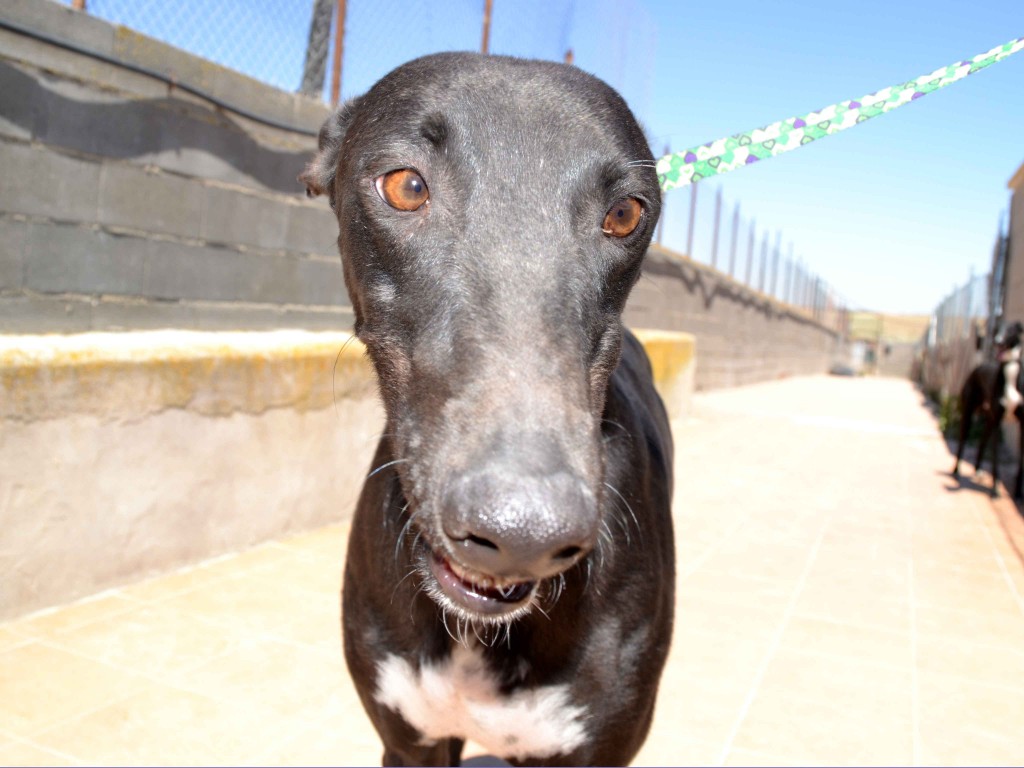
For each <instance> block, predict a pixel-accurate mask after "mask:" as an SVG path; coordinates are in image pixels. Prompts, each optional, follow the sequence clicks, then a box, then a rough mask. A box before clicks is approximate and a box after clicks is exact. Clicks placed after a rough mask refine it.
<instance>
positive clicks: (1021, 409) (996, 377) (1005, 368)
mask: <svg viewBox="0 0 1024 768" xmlns="http://www.w3.org/2000/svg"><path fill="white" fill-rule="evenodd" d="M1022 335H1024V325H1021V324H1020V323H1019V322H1013V323H1011V324H1010V325H1009V326H1007V327H1006V328H1005V329H1004V330H1003V332H1002V333H1001V334H1000V335H999V336H998V337H997V338H996V347H997V359H996V360H995V361H992V362H986V363H982V364H981V365H978V366H977V367H975V368H974V370H972V371H971V372H970V373H969V374H968V375H967V380H966V381H965V382H964V387H963V390H961V392H960V442H959V444H958V445H957V448H956V464H955V465H954V466H953V477H959V476H960V460H961V459H962V458H963V454H964V445H965V444H966V442H967V435H968V434H969V433H970V431H971V422H972V420H973V417H974V414H975V413H978V412H979V411H980V413H981V417H982V419H983V423H982V432H981V440H980V441H979V443H978V456H977V458H976V459H975V461H974V468H975V471H977V470H980V469H981V463H982V461H984V459H985V447H986V446H987V445H988V442H989V440H990V439H991V440H992V495H993V496H998V495H999V443H1000V439H1001V430H1000V425H1001V424H1002V421H1003V418H1004V417H1005V416H1006V414H1007V413H1010V414H1012V415H1013V416H1014V417H1015V418H1016V419H1017V423H1018V424H1019V425H1021V430H1020V451H1021V453H1020V454H1019V455H1021V456H1024V405H1022V402H1021V394H1020V393H1021V390H1022V389H1024V379H1022V376H1021V360H1020V357H1021V337H1022ZM1021 473H1022V466H1021V464H1020V461H1018V464H1017V477H1016V479H1015V480H1014V482H1013V498H1015V499H1019V498H1020V497H1021V480H1022V478H1021Z"/></svg>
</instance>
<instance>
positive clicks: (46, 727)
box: [24, 687, 141, 762]
mask: <svg viewBox="0 0 1024 768" xmlns="http://www.w3.org/2000/svg"><path fill="white" fill-rule="evenodd" d="M140 693H141V691H139V690H138V689H137V688H134V687H133V689H132V690H129V691H126V692H125V693H123V694H119V695H116V696H112V697H110V698H108V699H105V700H104V701H103V702H102V703H101V704H97V705H95V706H92V707H85V708H84V709H80V710H78V711H77V712H75V713H73V714H70V715H68V716H66V717H61V718H57V719H56V720H50V721H48V722H47V723H45V724H43V725H40V726H39V727H37V728H32V729H30V730H29V731H26V733H25V735H24V738H28V739H30V740H32V741H33V742H35V743H36V744H38V745H39V746H43V742H42V741H41V740H42V739H43V737H45V736H46V735H47V734H48V733H50V732H52V731H55V730H57V729H58V728H62V727H64V726H66V725H71V724H73V723H76V722H79V721H81V720H84V719H85V718H87V717H89V716H90V715H94V714H96V713H97V712H102V711H103V710H105V709H108V708H109V707H113V706H116V705H117V704H120V703H121V702H124V701H127V700H129V699H132V698H134V697H136V696H138V695H140ZM47 748H48V749H53V747H47ZM75 762H80V760H79V759H78V758H75Z"/></svg>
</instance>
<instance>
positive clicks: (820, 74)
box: [498, 0, 1024, 313]
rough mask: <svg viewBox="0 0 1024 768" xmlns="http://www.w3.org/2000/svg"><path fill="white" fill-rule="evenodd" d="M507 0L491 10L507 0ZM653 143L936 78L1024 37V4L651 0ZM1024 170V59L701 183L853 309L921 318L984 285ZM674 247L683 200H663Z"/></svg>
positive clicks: (989, 0)
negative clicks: (786, 245)
mask: <svg viewBox="0 0 1024 768" xmlns="http://www.w3.org/2000/svg"><path fill="white" fill-rule="evenodd" d="M500 1H501V0H498V2H500ZM647 8H648V9H649V11H650V13H651V16H652V17H653V20H654V22H655V23H656V25H657V30H658V32H657V34H658V37H657V49H656V50H657V53H656V64H655V73H654V89H653V98H652V104H651V110H650V113H649V115H648V116H647V121H648V129H649V131H650V133H651V136H652V142H653V144H654V145H655V147H656V148H658V149H661V148H662V147H663V146H664V145H665V144H669V145H671V147H672V148H673V150H679V149H685V148H687V147H690V146H693V145H696V144H700V143H703V142H705V141H710V140H712V139H715V138H718V137H720V136H725V135H728V134H731V133H737V132H739V131H744V130H747V129H749V128H752V127H755V126H760V125H764V124H767V123H770V122H773V121H775V120H778V119H782V118H785V117H790V116H793V115H798V114H802V113H804V112H807V111H810V110H813V109H818V108H820V107H823V106H826V105H828V104H831V103H833V102H836V101H840V100H843V99H848V98H856V97H858V96H862V95H864V94H866V93H869V92H872V91H875V90H878V89H880V88H883V87H885V86H888V85H892V84H895V83H898V82H900V81H903V80H906V79H909V78H911V77H916V76H918V75H921V74H926V73H928V72H931V71H932V70H934V69H937V68H939V67H941V66H945V65H946V64H950V63H952V62H954V61H956V60H958V59H961V58H968V57H971V56H973V55H975V54H978V53H982V52H984V51H987V50H989V49H990V48H992V47H994V46H996V45H999V44H1002V43H1004V42H1007V41H1008V40H1010V39H1012V38H1015V37H1020V36H1024V1H1022V0H979V1H978V2H975V3H966V2H960V1H954V0H927V1H926V2H925V1H923V0H896V1H895V2H894V1H893V0H884V1H883V0H856V2H833V1H831V0H824V1H823V2H809V1H808V0H775V2H770V3H767V2H763V1H762V2H753V1H751V0H733V1H732V2H728V3H719V2H701V3H682V2H669V1H668V0H647ZM1022 163H1024V52H1021V53H1019V54H1017V55H1016V56H1014V57H1011V58H1010V59H1009V60H1007V61H1005V62H1002V63H1000V64H998V65H995V66H993V67H992V68H990V69H987V70H985V71H983V72H980V73H978V74H977V75H972V76H971V77H968V78H967V79H966V80H964V81H962V82H960V83H955V84H953V85H951V86H950V87H948V88H946V89H943V90H941V91H939V92H937V93H934V94H931V95H929V96H928V97H927V98H924V99H921V100H918V101H917V102H915V103H913V104H910V105H908V106H906V107H904V108H901V109H899V110H896V111H895V112H892V113H890V114H888V115H883V116H881V117H879V118H877V119H876V120H872V121H869V122H867V123H865V124H863V125H860V126H857V127H856V128H853V129H851V130H850V131H847V132H845V133H842V134H839V135H836V136H833V137H829V138H827V139H825V140H822V141H820V142H816V143H815V144H812V145H810V146H807V147H804V148H802V149H800V150H797V151H795V152H793V153H790V154H787V155H784V156H782V157H778V158H775V159H772V160H770V161H769V162H765V163H759V164H757V165H755V166H753V167H748V168H744V169H741V170H738V171H736V172H734V173H730V174H726V175H724V176H722V177H721V180H720V181H716V180H708V181H705V182H702V183H701V185H700V188H699V191H698V203H699V204H701V203H703V204H708V203H709V202H710V200H711V198H712V197H713V192H714V187H715V186H716V185H717V184H721V186H722V188H723V194H724V196H725V198H726V200H727V201H729V200H737V199H738V200H739V201H740V202H741V206H742V208H743V211H744V213H748V212H749V213H751V214H752V215H754V216H756V218H757V220H758V222H761V221H763V222H765V223H766V224H767V225H769V226H770V227H772V228H773V229H775V228H778V229H781V231H782V232H783V237H784V240H783V242H787V241H792V242H793V244H794V249H795V254H796V255H798V256H803V257H804V258H805V259H806V261H807V262H808V264H809V266H810V268H811V269H812V270H814V271H816V272H818V273H819V274H821V275H823V276H824V277H825V278H826V279H827V280H828V281H829V282H830V283H831V284H832V285H833V286H835V287H836V288H837V289H838V290H839V291H840V292H841V293H842V294H843V295H844V296H845V297H846V299H847V300H848V302H849V303H850V305H851V306H854V307H859V308H866V309H873V310H878V311H887V312H905V313H928V312H930V311H931V310H932V309H934V307H935V306H936V305H937V304H938V303H939V302H940V300H941V299H942V298H944V297H945V296H946V295H947V294H948V293H949V292H950V290H951V289H952V288H953V287H954V286H955V285H959V284H961V283H963V282H964V281H965V280H966V279H967V277H968V276H969V272H970V270H971V269H972V268H973V269H974V270H975V272H976V273H978V274H981V273H984V272H987V271H988V269H989V266H990V262H991V256H992V248H993V244H994V240H995V236H996V232H997V227H998V223H999V216H1000V214H1001V213H1002V212H1003V211H1005V210H1006V209H1007V206H1008V199H1009V192H1008V190H1007V181H1008V180H1009V178H1010V177H1011V175H1012V174H1013V173H1014V171H1015V170H1016V169H1017V168H1018V167H1019V166H1020V165H1021V164H1022ZM666 199H667V201H668V215H667V219H666V232H665V238H666V244H667V245H675V246H676V247H681V246H682V245H683V244H685V234H686V219H687V208H688V205H689V199H688V193H687V192H686V191H683V190H677V191H675V192H669V193H668V194H667V196H666Z"/></svg>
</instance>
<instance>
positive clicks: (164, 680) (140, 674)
mask: <svg viewBox="0 0 1024 768" xmlns="http://www.w3.org/2000/svg"><path fill="white" fill-rule="evenodd" d="M40 645H43V646H45V647H48V648H50V649H51V650H56V651H61V652H63V653H67V654H68V655H71V656H75V657H76V658H78V659H82V660H84V661H88V662H92V663H94V664H99V665H101V666H104V667H106V668H107V669H109V670H111V671H114V672H118V673H121V674H125V675H128V676H130V677H131V678H134V679H133V680H131V681H130V682H131V685H130V686H129V688H130V689H131V690H130V692H129V693H127V694H125V695H123V696H122V695H118V696H114V697H113V698H112V699H111V700H110V701H107V702H105V703H103V704H101V705H99V706H98V707H95V708H93V709H92V710H90V712H92V711H97V710H100V709H104V708H106V707H108V706H111V705H112V704H114V703H117V702H119V701H123V700H124V699H126V698H131V697H132V696H135V695H138V694H139V693H140V692H141V691H140V690H139V688H140V687H139V686H138V685H136V682H142V683H145V684H147V685H152V686H156V687H158V688H169V689H171V690H172V691H177V692H179V693H195V694H199V695H201V696H203V697H204V698H207V699H211V700H212V701H214V702H217V699H216V698H215V697H211V696H210V695H209V694H206V693H204V692H203V691H198V690H192V689H190V688H188V687H186V686H184V685H182V684H181V682H180V681H178V680H176V679H172V678H168V677H162V676H158V675H155V674H153V673H152V672H146V671H141V670H138V669H134V668H132V667H128V666H124V665H121V664H115V663H112V662H110V661H107V660H106V659H101V658H98V657H96V656H92V655H90V654H87V653H84V652H82V651H81V650H78V649H74V648H68V647H65V646H61V645H57V644H56V643H53V642H47V641H40ZM227 655H229V653H228V652H225V653H223V654H218V655H217V656H215V657H211V658H210V659H200V660H198V661H197V662H196V663H195V665H194V666H192V667H191V668H190V669H185V670H181V671H180V672H179V673H178V674H188V672H194V671H195V670H196V669H198V668H199V667H200V666H202V665H203V664H204V663H206V662H208V661H211V660H213V659H217V658H223V657H224V656H227ZM72 719H73V718H72Z"/></svg>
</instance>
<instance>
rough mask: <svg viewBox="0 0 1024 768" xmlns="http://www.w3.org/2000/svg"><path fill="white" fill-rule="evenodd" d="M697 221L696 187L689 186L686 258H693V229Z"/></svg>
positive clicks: (693, 185) (694, 185)
mask: <svg viewBox="0 0 1024 768" xmlns="http://www.w3.org/2000/svg"><path fill="white" fill-rule="evenodd" d="M696 220H697V185H696V184H691V185H690V223H689V226H688V228H687V230H686V258H688V259H692V258H693V227H694V223H695V222H696Z"/></svg>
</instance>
